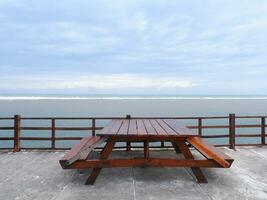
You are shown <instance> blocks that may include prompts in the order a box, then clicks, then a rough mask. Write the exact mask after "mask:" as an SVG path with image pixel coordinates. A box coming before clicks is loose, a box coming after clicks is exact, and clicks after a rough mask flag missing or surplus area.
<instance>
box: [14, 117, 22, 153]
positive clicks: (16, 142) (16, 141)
mask: <svg viewBox="0 0 267 200" xmlns="http://www.w3.org/2000/svg"><path fill="white" fill-rule="evenodd" d="M20 124H21V118H20V115H15V116H14V148H13V149H14V152H18V151H20V149H21V146H20V130H21V129H20Z"/></svg>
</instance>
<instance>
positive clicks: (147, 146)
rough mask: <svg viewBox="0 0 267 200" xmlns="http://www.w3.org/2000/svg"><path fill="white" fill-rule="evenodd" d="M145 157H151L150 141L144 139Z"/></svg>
mask: <svg viewBox="0 0 267 200" xmlns="http://www.w3.org/2000/svg"><path fill="white" fill-rule="evenodd" d="M144 158H145V159H148V158H149V143H148V141H147V140H146V141H144Z"/></svg>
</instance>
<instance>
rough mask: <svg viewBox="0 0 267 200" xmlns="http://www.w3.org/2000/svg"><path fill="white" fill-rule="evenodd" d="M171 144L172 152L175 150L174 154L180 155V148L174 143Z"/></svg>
mask: <svg viewBox="0 0 267 200" xmlns="http://www.w3.org/2000/svg"><path fill="white" fill-rule="evenodd" d="M171 143H172V146H173V148H174V150H175V152H176V153H177V154H180V153H182V152H181V150H180V148H179V146H178V145H177V144H176V143H175V142H171Z"/></svg>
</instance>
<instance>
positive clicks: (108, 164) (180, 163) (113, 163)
mask: <svg viewBox="0 0 267 200" xmlns="http://www.w3.org/2000/svg"><path fill="white" fill-rule="evenodd" d="M113 167H196V168H199V167H205V168H220V167H221V166H220V165H218V163H216V162H214V161H213V160H195V159H181V160H178V159H173V158H148V159H146V158H134V159H109V160H83V161H77V162H75V163H73V164H72V165H71V166H70V167H69V169H87V168H96V169H101V168H113ZM94 178H95V177H94Z"/></svg>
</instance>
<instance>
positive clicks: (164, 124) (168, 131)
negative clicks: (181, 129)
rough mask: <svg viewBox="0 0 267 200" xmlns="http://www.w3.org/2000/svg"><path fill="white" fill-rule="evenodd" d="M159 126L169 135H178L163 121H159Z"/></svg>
mask: <svg viewBox="0 0 267 200" xmlns="http://www.w3.org/2000/svg"><path fill="white" fill-rule="evenodd" d="M157 122H158V124H159V125H160V126H161V127H162V128H163V129H164V130H165V132H167V133H168V135H177V133H176V132H175V131H174V130H173V129H171V128H170V127H169V126H168V125H167V124H166V123H165V122H164V121H163V120H162V119H157Z"/></svg>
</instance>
